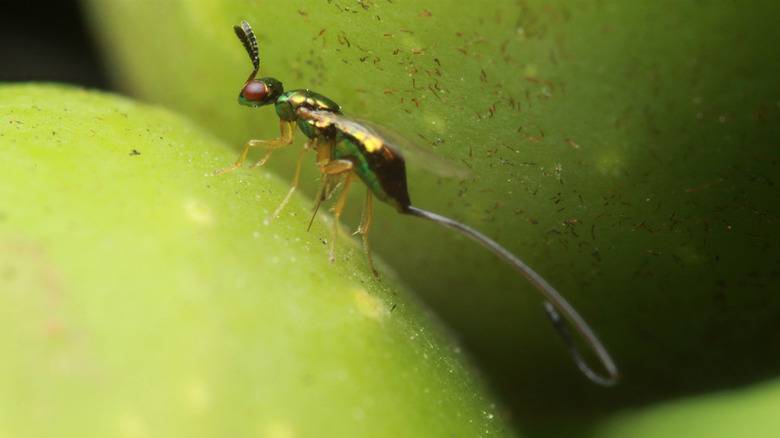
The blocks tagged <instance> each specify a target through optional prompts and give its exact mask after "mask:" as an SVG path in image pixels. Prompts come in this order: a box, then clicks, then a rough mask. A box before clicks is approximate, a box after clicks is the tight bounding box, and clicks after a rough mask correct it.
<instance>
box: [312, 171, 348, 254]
mask: <svg viewBox="0 0 780 438" xmlns="http://www.w3.org/2000/svg"><path fill="white" fill-rule="evenodd" d="M317 165H318V166H319V168H320V172H322V173H323V174H326V175H328V178H326V180H325V181H326V182H327V181H329V178H331V177H335V176H337V175H339V174H346V175H347V176H346V178H345V179H346V181H345V182H344V190H343V191H342V192H341V196H339V200H338V201H337V202H336V206H335V208H334V210H333V235H332V237H331V239H330V254H329V259H330V261H331V263H332V262H333V261H335V260H336V233H337V231H338V229H339V216H341V211H342V210H344V204H346V202H347V194H348V193H349V186H350V183H351V182H352V178H353V176H354V175H355V174H354V172H352V168H353V164H352V162H351V161H349V160H331V161H328V162H327V163H326V164H322V163H317Z"/></svg>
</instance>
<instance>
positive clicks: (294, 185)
mask: <svg viewBox="0 0 780 438" xmlns="http://www.w3.org/2000/svg"><path fill="white" fill-rule="evenodd" d="M313 144H314V140H309V141H307V142H306V144H305V145H303V149H301V153H300V154H298V164H296V165H295V176H293V181H292V187H290V191H289V192H287V196H285V197H284V199H283V200H282V203H281V204H279V207H277V208H276V211H274V214H272V215H271V216H269V217H268V218H267V219H266V220H265V224H266V225H268V224H269V223H271V221H272V220H274V218H276V216H279V213H281V211H282V209H283V208H284V206H285V205H287V201H289V200H290V197H291V196H292V194H293V193H294V192H295V189H296V188H297V187H298V178H299V177H300V176H301V164H302V163H303V155H304V154H305V153H306V152H307V151H308V150H309V149H311V146H312V145H313ZM268 153H269V154H270V153H271V151H268Z"/></svg>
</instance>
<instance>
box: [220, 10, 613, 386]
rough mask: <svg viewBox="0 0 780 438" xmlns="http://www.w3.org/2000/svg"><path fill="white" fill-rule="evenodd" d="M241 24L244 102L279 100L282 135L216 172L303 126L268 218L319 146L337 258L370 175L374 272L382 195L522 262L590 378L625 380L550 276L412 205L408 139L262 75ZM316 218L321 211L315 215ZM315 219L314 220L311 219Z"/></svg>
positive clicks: (283, 142)
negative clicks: (576, 338) (344, 223)
mask: <svg viewBox="0 0 780 438" xmlns="http://www.w3.org/2000/svg"><path fill="white" fill-rule="evenodd" d="M233 28H234V30H235V32H236V35H237V36H238V38H239V39H240V40H241V42H242V43H243V44H244V48H245V49H246V51H247V53H249V57H250V59H251V60H252V65H253V66H254V70H252V74H250V75H249V78H248V79H247V81H246V84H245V85H244V87H243V89H242V90H241V93H240V94H239V96H238V102H239V103H240V104H241V105H245V106H250V107H252V108H257V107H261V106H265V105H271V104H273V105H274V107H275V109H276V114H277V115H278V116H279V125H280V130H281V135H280V136H279V137H278V138H276V139H274V140H249V141H248V142H247V143H246V145H244V148H243V149H242V150H241V153H240V155H239V156H238V159H237V160H236V162H235V164H233V165H232V166H230V167H228V168H225V169H220V170H217V171H214V174H219V173H224V172H229V171H232V170H234V169H236V168H238V167H241V165H242V164H243V162H244V160H245V159H246V155H247V153H248V152H249V149H251V148H253V147H260V148H264V149H267V152H266V154H265V157H263V159H262V160H260V161H259V162H257V163H255V164H254V165H252V166H250V167H253V166H260V165H262V164H263V163H265V162H266V161H267V160H268V158H269V157H270V156H271V154H272V153H273V151H274V150H276V149H279V148H282V147H285V146H289V145H291V144H292V142H293V137H294V135H295V128H296V125H297V127H298V128H300V130H301V131H302V132H303V134H304V135H305V136H306V137H307V138H308V141H307V142H306V144H305V145H304V146H303V149H302V150H301V152H300V155H299V156H298V163H297V166H296V170H295V176H294V177H293V183H292V187H291V188H290V191H289V192H288V193H287V196H285V198H284V200H283V201H282V203H281V205H279V208H277V209H276V211H274V213H273V214H272V215H271V216H270V217H269V218H268V219H266V222H270V221H271V220H272V219H273V218H274V217H276V216H277V215H278V214H279V212H280V211H281V210H282V208H284V206H285V204H287V202H288V200H289V199H290V197H291V196H292V194H293V192H294V191H295V189H296V187H297V185H298V178H299V175H300V169H301V164H302V162H303V156H304V153H305V152H307V151H309V150H312V149H313V150H314V151H316V153H317V168H318V169H319V170H320V172H321V173H322V180H321V185H320V189H319V194H318V195H317V204H316V206H315V211H314V214H315V215H316V214H317V209H318V208H319V206H320V204H321V203H322V202H323V201H324V200H326V199H328V198H330V196H331V195H332V194H333V192H334V191H335V190H336V188H338V187H339V186H340V185H343V189H342V193H341V195H340V196H339V199H338V201H337V202H336V206H335V209H334V228H333V234H332V237H331V240H330V254H329V255H330V260H331V261H333V260H334V259H335V241H336V232H337V230H338V223H339V216H340V215H341V211H342V210H343V208H344V203H345V202H346V199H347V193H348V191H349V188H350V185H351V183H352V181H353V180H354V179H356V178H357V179H360V180H361V181H363V183H364V184H365V185H366V186H367V190H366V205H365V209H364V211H363V217H362V219H361V222H360V225H359V227H358V230H357V232H356V234H358V233H359V234H361V235H362V237H363V246H364V249H365V252H366V256H367V257H368V263H369V266H370V268H371V270H372V272H373V273H374V275H376V276H378V273H377V271H376V269H374V263H373V261H372V260H371V248H370V246H369V243H368V229H369V227H370V225H371V201H372V198H373V197H374V196H376V197H377V198H378V199H379V200H380V201H382V202H385V203H387V204H390V205H392V206H393V207H395V209H396V210H397V211H398V212H399V213H402V214H408V215H411V216H416V217H419V218H422V219H427V220H429V221H431V222H434V223H437V224H439V225H443V226H445V227H448V228H452V229H454V230H457V231H459V232H461V233H463V234H465V235H466V236H468V237H470V238H471V239H473V240H475V241H477V242H478V243H480V244H481V245H482V246H484V247H485V248H487V249H489V250H490V251H492V252H493V253H495V254H496V255H498V256H499V257H500V258H502V259H503V260H504V261H506V262H507V263H508V264H509V265H510V266H512V267H514V268H515V269H517V270H518V271H519V272H520V273H521V274H522V275H523V276H524V277H525V278H526V279H527V280H528V281H530V282H531V283H532V284H533V285H534V286H536V288H537V289H539V291H540V292H542V294H543V295H544V296H545V298H546V299H547V300H548V302H546V303H545V311H546V312H547V314H548V316H549V317H550V320H551V321H552V323H553V326H554V327H555V329H556V330H557V331H558V333H559V335H560V336H561V338H562V339H563V341H564V343H565V344H566V346H567V348H568V349H569V352H570V354H571V356H572V358H573V359H574V362H575V363H576V364H577V366H578V367H579V368H580V370H581V371H582V372H583V373H584V374H585V375H586V376H587V377H588V378H589V379H591V380H592V381H594V382H596V383H598V384H600V385H603V386H611V385H613V384H615V383H616V382H617V380H618V378H619V372H618V370H617V367H616V366H615V363H614V361H613V360H612V358H611V357H610V355H609V353H608V352H607V350H606V348H604V346H603V344H602V343H601V341H600V340H599V339H598V337H597V336H596V335H595V333H593V331H592V330H591V329H590V327H589V326H588V324H587V323H586V322H585V320H583V319H582V317H581V316H580V315H579V314H578V313H577V311H576V310H574V308H573V307H572V306H571V305H570V304H569V303H568V302H567V301H566V300H565V299H564V298H563V297H562V296H561V295H560V294H559V293H558V292H557V291H556V290H555V289H554V288H553V287H552V286H551V285H550V284H549V283H547V281H546V280H545V279H544V278H542V277H541V276H540V275H539V274H537V273H536V272H534V271H533V270H532V269H531V268H530V267H529V266H528V265H526V264H525V263H524V262H523V261H522V260H520V259H519V258H517V257H516V256H515V255H513V254H512V253H510V252H509V251H507V250H506V249H505V248H503V247H502V246H500V245H499V244H498V243H496V242H494V241H493V240H491V239H490V238H488V237H487V236H485V235H483V234H482V233H480V232H478V231H476V230H474V229H472V228H470V227H468V226H466V225H464V224H461V223H460V222H456V221H454V220H452V219H449V218H446V217H444V216H441V215H438V214H435V213H431V212H428V211H425V210H421V209H419V208H417V207H414V206H412V203H411V200H410V198H409V192H408V190H407V186H406V167H405V161H404V157H403V155H402V152H401V151H400V150H399V149H398V146H397V145H398V144H399V143H400V142H401V141H400V140H399V139H398V138H395V137H394V136H393V135H392V134H388V133H387V132H385V131H384V130H383V129H381V128H380V127H378V126H375V125H374V124H373V123H367V122H362V121H358V120H356V119H353V118H349V117H347V116H345V115H344V114H343V113H342V112H341V108H340V106H339V105H338V104H336V103H335V102H334V101H332V100H331V99H329V98H327V97H325V96H323V95H321V94H319V93H315V92H313V91H310V90H291V91H286V92H285V91H284V88H283V87H282V83H281V82H279V81H278V80H276V79H274V78H262V79H255V76H256V75H257V72H258V70H259V68H260V58H259V54H258V47H257V40H256V39H255V35H254V32H253V31H252V28H251V26H250V25H249V23H247V22H246V21H242V22H241V26H240V27H239V26H234V27H233ZM313 219H314V217H312V220H313ZM309 225H310V226H311V222H310V223H309ZM558 311H560V312H561V313H562V314H563V315H564V316H565V317H566V318H567V319H568V320H569V321H570V323H571V324H572V325H573V326H574V328H575V329H576V330H577V331H578V332H579V333H580V335H581V336H582V337H583V339H584V340H585V342H586V343H587V344H588V345H589V346H590V348H591V349H592V350H593V352H594V353H595V355H596V357H598V359H599V360H600V361H601V363H602V365H603V366H604V368H605V369H606V370H607V372H608V376H606V377H604V376H601V375H599V374H597V373H596V372H594V371H593V370H592V369H591V368H590V366H588V365H587V364H586V363H585V360H584V359H583V358H582V356H581V355H580V353H579V351H578V350H577V348H576V347H575V346H574V342H573V341H572V339H571V336H570V335H569V332H568V330H567V328H566V325H565V324H564V322H563V320H562V319H561V316H560V315H559V314H558Z"/></svg>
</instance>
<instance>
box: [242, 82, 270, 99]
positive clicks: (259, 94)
mask: <svg viewBox="0 0 780 438" xmlns="http://www.w3.org/2000/svg"><path fill="white" fill-rule="evenodd" d="M267 93H268V87H266V86H265V84H264V83H262V82H260V81H252V82H250V83H248V84H246V85H245V86H244V89H243V90H242V91H241V94H242V95H243V96H244V99H246V100H248V101H250V102H256V101H260V100H263V99H264V98H265V95H266V94H267Z"/></svg>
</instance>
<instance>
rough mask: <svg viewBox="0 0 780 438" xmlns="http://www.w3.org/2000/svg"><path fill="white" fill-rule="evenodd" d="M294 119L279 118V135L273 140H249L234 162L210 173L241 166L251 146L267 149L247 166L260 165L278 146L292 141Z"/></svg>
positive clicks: (222, 171)
mask: <svg viewBox="0 0 780 438" xmlns="http://www.w3.org/2000/svg"><path fill="white" fill-rule="evenodd" d="M295 123H296V122H295V121H294V120H293V121H290V120H280V121H279V130H280V131H281V135H279V137H278V138H276V139H274V140H249V141H248V142H246V144H245V145H244V148H243V149H241V153H240V154H239V155H238V160H236V162H235V164H233V165H232V166H230V167H226V168H224V169H219V170H215V171H214V172H213V173H212V175H218V174H220V173H225V172H230V171H231V170H235V169H237V168H239V167H241V165H242V164H244V160H245V159H246V154H248V153H249V149H250V148H253V147H261V148H264V149H268V152H267V153H266V154H265V157H263V159H262V160H260V161H258V162H257V163H255V164H253V165H251V166H249V167H255V166H262V165H263V164H264V163H265V162H266V160H268V158H269V157H270V156H271V153H272V152H273V151H274V150H276V149H279V148H283V147H285V146H289V145H291V144H292V142H293V138H294V137H295Z"/></svg>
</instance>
